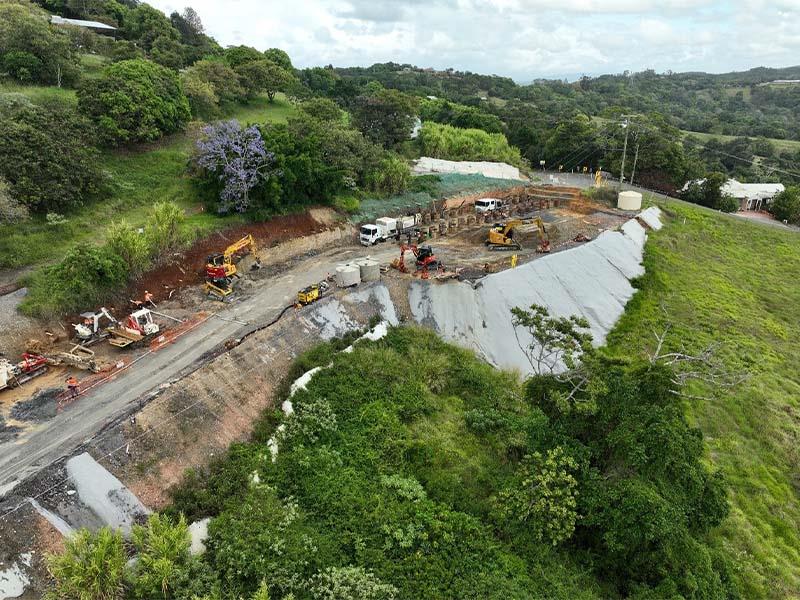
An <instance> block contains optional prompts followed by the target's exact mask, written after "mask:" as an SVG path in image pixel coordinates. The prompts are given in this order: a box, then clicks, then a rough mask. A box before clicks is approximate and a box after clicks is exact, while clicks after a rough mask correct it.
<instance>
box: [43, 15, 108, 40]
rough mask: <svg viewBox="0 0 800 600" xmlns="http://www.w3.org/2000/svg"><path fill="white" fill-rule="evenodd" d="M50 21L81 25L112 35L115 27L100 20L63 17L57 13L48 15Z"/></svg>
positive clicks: (60, 23)
mask: <svg viewBox="0 0 800 600" xmlns="http://www.w3.org/2000/svg"><path fill="white" fill-rule="evenodd" d="M50 23H52V24H53V25H73V26H75V27H83V28H85V29H91V30H92V31H94V32H95V33H103V34H105V35H111V36H113V35H114V34H115V33H116V31H117V28H116V27H112V26H111V25H106V24H105V23H101V22H100V21H84V20H83V19H65V18H64V17H59V16H58V15H53V16H51V17H50Z"/></svg>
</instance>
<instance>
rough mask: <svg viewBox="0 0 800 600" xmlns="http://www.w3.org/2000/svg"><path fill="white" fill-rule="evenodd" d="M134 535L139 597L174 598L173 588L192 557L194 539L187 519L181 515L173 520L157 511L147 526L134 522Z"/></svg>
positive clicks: (136, 580) (136, 579) (134, 590)
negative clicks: (190, 549) (190, 555)
mask: <svg viewBox="0 0 800 600" xmlns="http://www.w3.org/2000/svg"><path fill="white" fill-rule="evenodd" d="M132 538H133V545H134V547H135V548H136V552H137V561H136V567H135V571H134V583H133V592H134V595H135V597H136V598H142V599H143V600H154V599H155V598H164V600H168V599H169V598H173V597H174V596H173V594H172V591H173V590H174V589H175V587H176V583H178V582H179V581H181V579H182V577H183V574H184V573H185V571H186V569H187V566H188V563H189V560H190V557H189V546H190V544H191V539H190V537H189V528H188V527H187V525H186V519H185V518H184V517H183V516H182V515H181V517H180V518H179V519H178V521H177V522H176V523H173V522H171V521H170V519H169V518H168V517H166V516H162V515H159V514H157V513H156V514H153V515H151V516H150V517H149V518H148V519H147V525H146V526H144V527H143V526H141V525H135V526H134V528H133V535H132Z"/></svg>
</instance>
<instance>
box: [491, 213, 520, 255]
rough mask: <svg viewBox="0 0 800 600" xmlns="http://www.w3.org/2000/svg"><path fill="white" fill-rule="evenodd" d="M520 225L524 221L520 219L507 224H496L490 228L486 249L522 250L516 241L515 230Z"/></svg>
mask: <svg viewBox="0 0 800 600" xmlns="http://www.w3.org/2000/svg"><path fill="white" fill-rule="evenodd" d="M520 225H522V221H520V220H519V219H515V220H513V221H508V222H507V223H495V224H494V225H492V226H491V228H489V234H488V235H487V237H486V242H485V244H486V247H487V248H489V250H521V249H522V246H520V244H519V242H516V241H514V229H515V228H516V227H519V226H520Z"/></svg>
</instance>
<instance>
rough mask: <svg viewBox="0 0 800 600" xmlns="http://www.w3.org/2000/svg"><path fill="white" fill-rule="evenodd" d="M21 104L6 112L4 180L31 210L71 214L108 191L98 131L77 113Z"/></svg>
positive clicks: (1, 122) (0, 115) (1, 138)
mask: <svg viewBox="0 0 800 600" xmlns="http://www.w3.org/2000/svg"><path fill="white" fill-rule="evenodd" d="M15 106H17V107H16V108H15V107H12V108H9V109H8V110H5V111H0V131H2V132H3V133H2V135H0V176H2V177H4V178H5V179H6V181H8V183H9V184H10V186H11V194H12V196H13V197H14V198H15V199H16V201H17V202H18V203H20V204H22V205H24V206H25V207H27V208H28V209H29V210H30V211H31V212H38V213H46V212H51V211H59V212H61V211H68V210H70V209H72V208H75V207H76V206H80V205H81V204H84V203H86V202H89V201H92V200H94V199H96V198H97V197H98V196H99V195H100V193H101V191H102V187H103V176H102V173H101V171H100V169H99V168H98V160H97V156H98V155H97V152H96V151H95V149H94V148H93V147H92V141H91V140H92V127H91V123H89V122H88V121H87V120H86V119H83V118H81V117H80V116H79V115H78V114H77V113H76V112H75V111H73V110H71V109H47V108H42V107H33V106H24V105H23V106H18V105H15Z"/></svg>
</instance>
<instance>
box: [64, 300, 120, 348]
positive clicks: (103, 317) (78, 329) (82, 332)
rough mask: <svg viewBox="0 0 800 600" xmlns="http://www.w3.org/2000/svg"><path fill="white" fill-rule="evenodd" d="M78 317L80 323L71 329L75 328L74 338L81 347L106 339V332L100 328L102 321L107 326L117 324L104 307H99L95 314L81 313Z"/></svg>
mask: <svg viewBox="0 0 800 600" xmlns="http://www.w3.org/2000/svg"><path fill="white" fill-rule="evenodd" d="M80 316H81V322H80V323H77V324H74V325H73V327H74V328H75V337H77V338H78V340H79V341H80V342H81V344H83V345H90V344H93V343H94V342H96V341H97V340H101V339H103V338H105V337H108V332H107V331H106V329H105V328H104V327H102V323H103V321H108V325H109V326H111V325H115V324H116V323H117V320H116V319H115V318H114V315H112V314H111V313H110V312H109V311H108V309H107V308H106V307H105V306H103V307H101V308H100V310H99V311H97V312H93V313H92V312H85V313H81V315H80Z"/></svg>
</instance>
